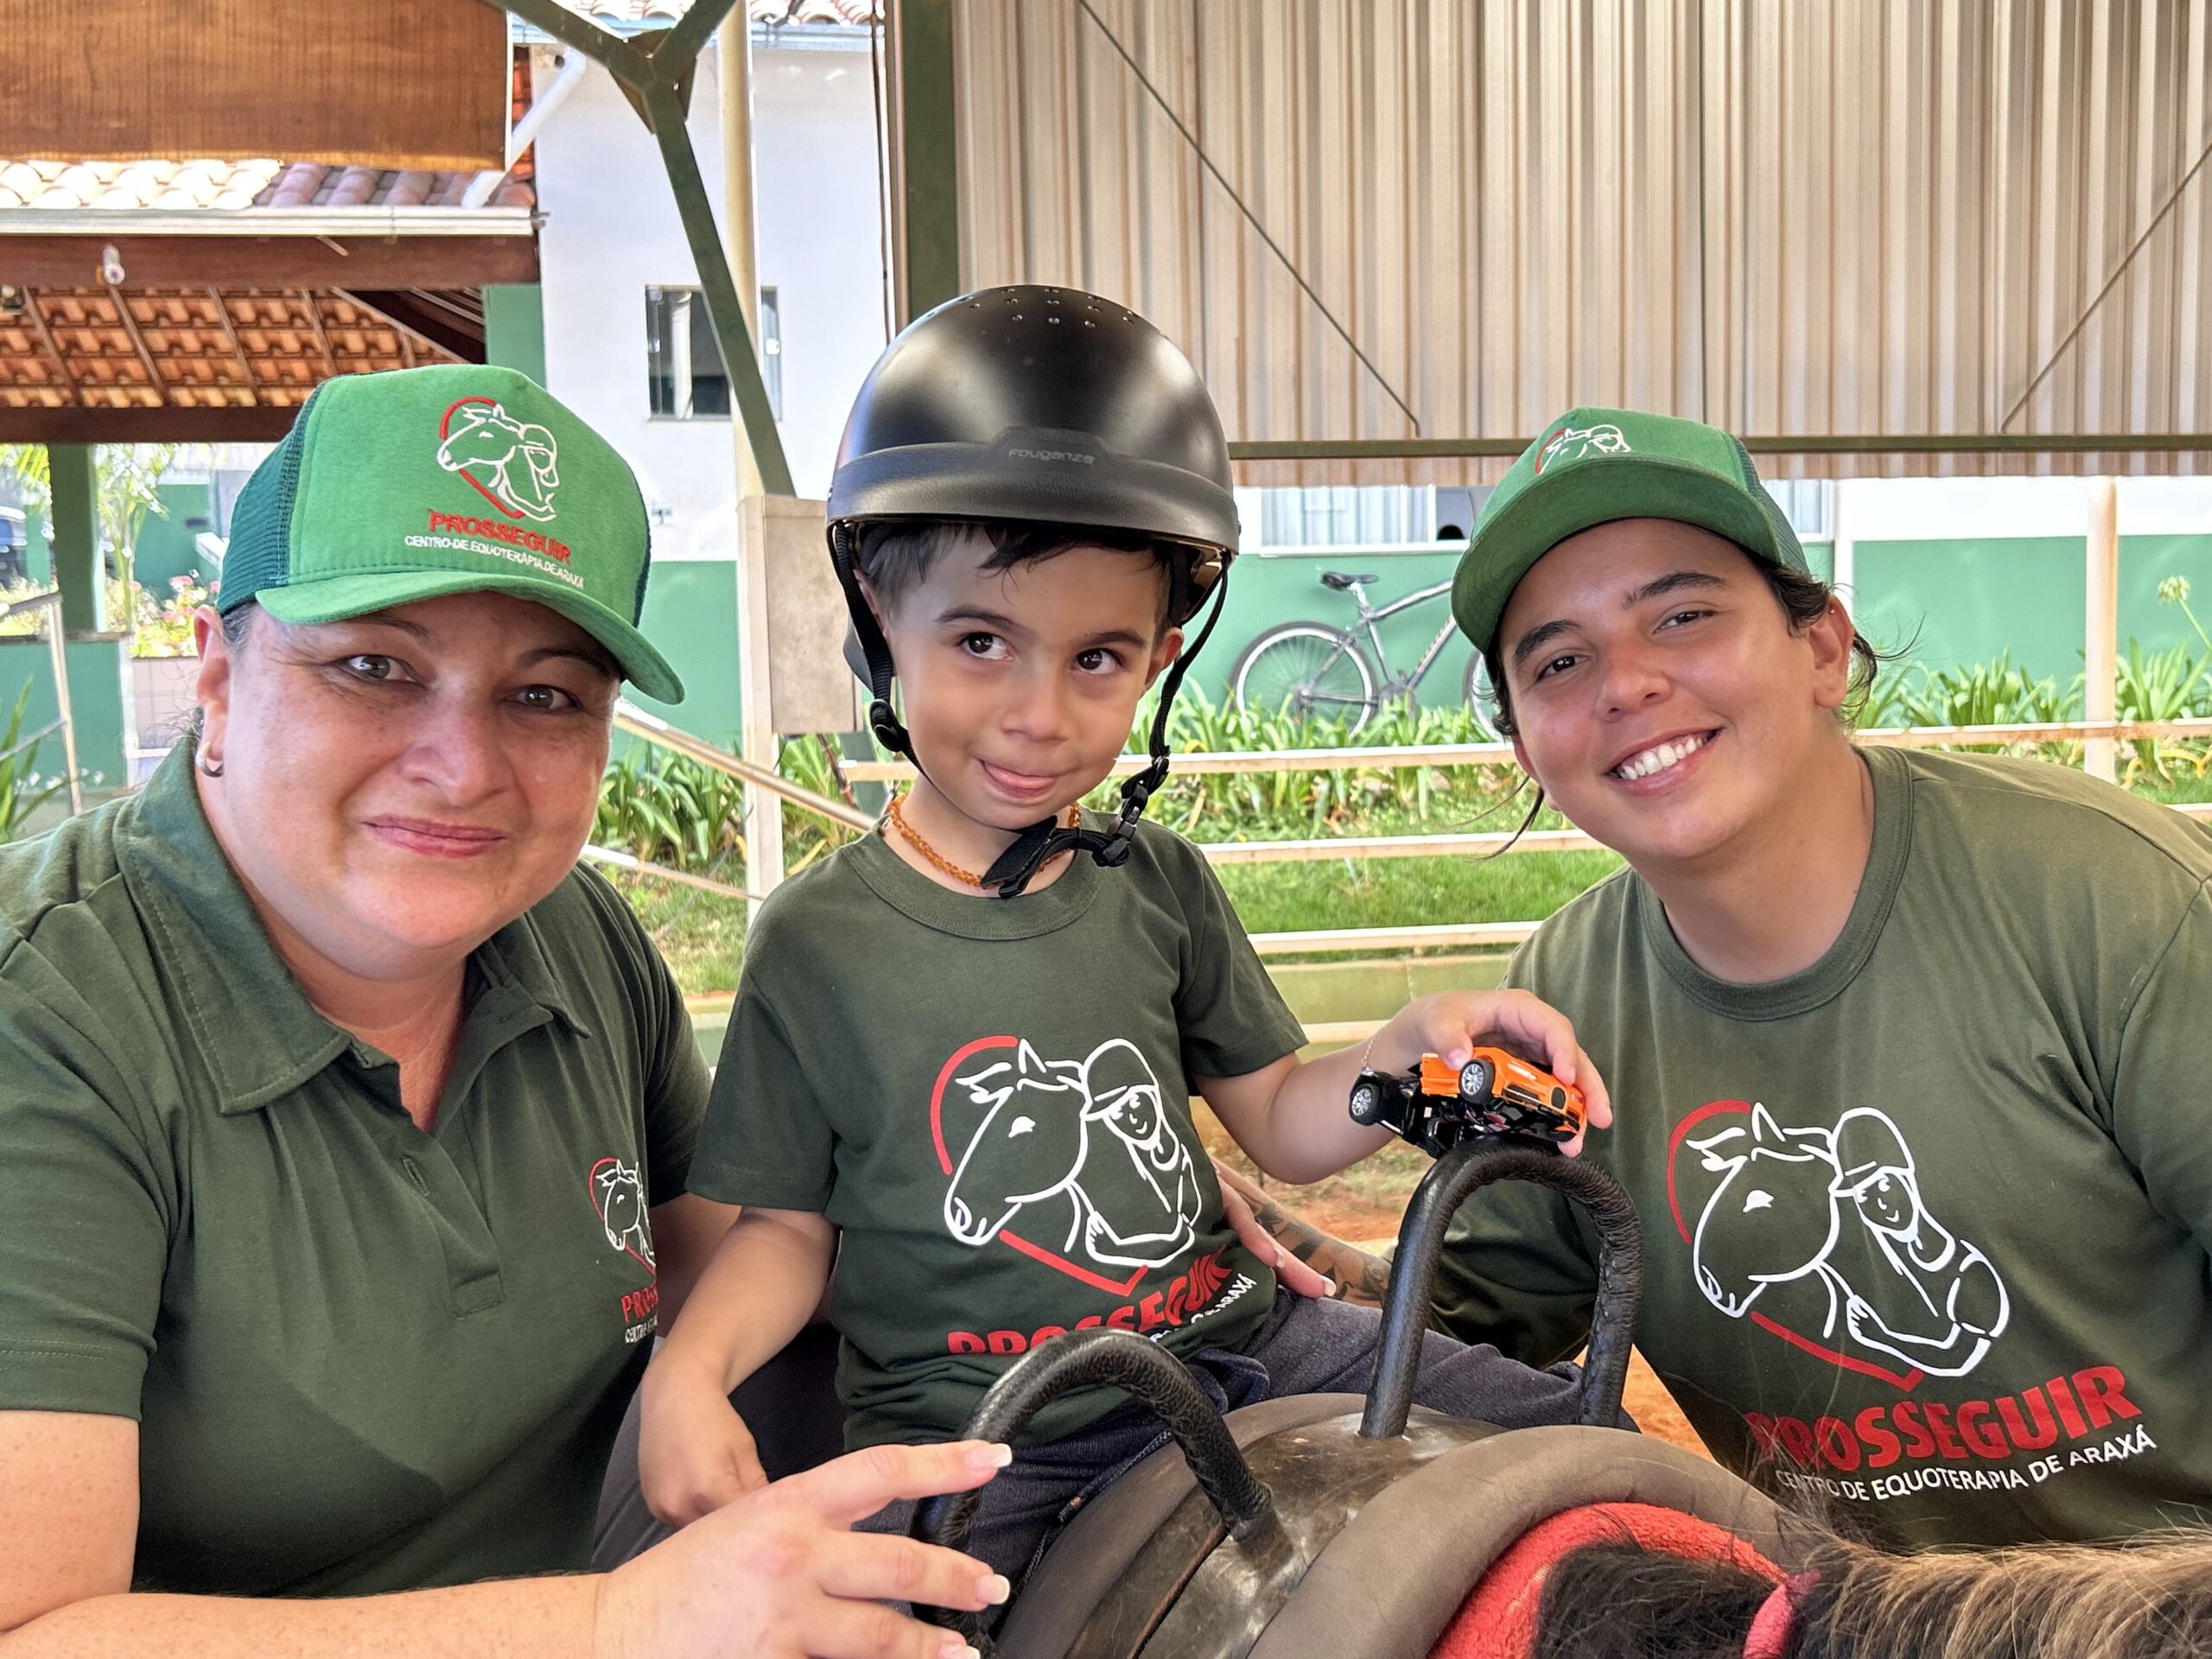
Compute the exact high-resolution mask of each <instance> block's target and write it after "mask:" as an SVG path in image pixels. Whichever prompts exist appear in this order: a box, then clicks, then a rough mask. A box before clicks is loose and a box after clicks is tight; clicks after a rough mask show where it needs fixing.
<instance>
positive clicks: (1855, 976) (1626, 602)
mask: <svg viewBox="0 0 2212 1659" xmlns="http://www.w3.org/2000/svg"><path fill="white" fill-rule="evenodd" d="M1452 597H1453V606H1454V610H1455V613H1456V614H1457V616H1458V618H1459V625H1460V626H1461V627H1462V628H1463V629H1465V632H1466V633H1467V635H1468V637H1469V638H1470V639H1472V640H1473V641H1474V642H1475V643H1476V645H1478V647H1479V648H1480V649H1481V650H1482V652H1484V657H1485V658H1486V659H1487V661H1488V663H1489V665H1490V670H1491V679H1492V683H1494V684H1496V685H1497V687H1498V688H1499V691H1500V700H1501V716H1502V717H1501V722H1500V723H1501V727H1502V729H1503V730H1504V731H1505V732H1506V733H1507V734H1509V735H1510V737H1511V739H1512V741H1513V744H1514V747H1515V752H1516V755H1517V756H1518V758H1519V759H1520V760H1521V763H1522V766H1523V767H1524V768H1525V769H1526V770H1527V771H1528V772H1529V776H1530V777H1531V778H1532V779H1535V782H1536V784H1537V785H1539V786H1540V787H1541V790H1542V791H1543V793H1544V796H1545V798H1547V799H1548V801H1549V802H1550V803H1551V804H1553V805H1554V806H1555V807H1557V808H1558V809H1559V810H1560V812H1562V813H1563V814H1565V815H1566V817H1567V818H1568V819H1569V820H1570V821H1572V822H1573V823H1574V824H1576V825H1577V826H1578V827H1580V829H1583V830H1584V831H1585V832H1586V833H1587V834H1588V835H1590V836H1592V837H1593V838H1595V839H1596V840H1598V841H1599V842H1604V843H1605V845H1606V846H1608V847H1611V848H1612V849H1615V850H1616V851H1618V852H1619V853H1620V854H1621V855H1622V856H1623V857H1624V859H1626V861H1627V862H1628V866H1629V868H1627V869H1626V870H1624V871H1623V872H1622V873H1621V874H1618V876H1615V877H1613V878H1611V879H1609V880H1605V881H1603V882H1601V883H1599V885H1598V886H1597V887H1595V888H1593V889H1592V891H1590V892H1589V893H1586V894H1584V895H1583V896H1582V897H1581V898H1580V899H1577V900H1575V901H1574V902H1573V904H1571V905H1569V906H1567V908H1566V909H1564V910H1562V911H1561V912H1559V914H1558V915H1556V916H1555V917H1554V918H1552V919H1551V920H1550V921H1548V922H1547V923H1546V924H1545V925H1544V927H1543V929H1542V931H1541V932H1540V933H1538V934H1537V936H1536V937H1535V938H1534V939H1532V940H1530V941H1529V944H1527V945H1526V946H1524V947H1523V948H1522V950H1521V951H1520V953H1519V954H1518V955H1517V956H1516V957H1515V959H1514V962H1513V964H1512V968H1511V970H1510V976H1509V982H1510V983H1511V984H1514V985H1516V986H1519V987H1522V988H1527V989H1529V990H1530V991H1533V992H1534V993H1535V995H1538V996H1540V997H1541V998H1542V999H1543V1000H1544V1001H1547V1002H1549V1003H1551V1004H1553V1005H1554V1007H1558V1008H1560V1010H1562V1011H1563V1012H1564V1013H1566V1014H1567V1015H1568V1016H1569V1017H1570V1018H1571V1019H1572V1020H1573V1021H1574V1026H1575V1029H1576V1031H1577V1032H1578V1033H1580V1034H1581V1037H1582V1039H1583V1042H1584V1044H1585V1046H1586V1048H1587V1050H1588V1052H1589V1053H1590V1055H1591V1056H1592V1058H1593V1059H1594V1060H1595V1062H1596V1063H1597V1065H1598V1066H1599V1070H1600V1071H1602V1072H1603V1073H1604V1075H1605V1077H1607V1079H1609V1080H1610V1082H1611V1085H1612V1091H1613V1095H1614V1098H1615V1099H1616V1100H1617V1101H1618V1102H1619V1116H1618V1123H1617V1126H1616V1127H1615V1128H1613V1129H1612V1130H1611V1131H1610V1132H1609V1133H1600V1134H1594V1135H1592V1137H1591V1145H1590V1148H1589V1152H1588V1154H1587V1155H1588V1156H1590V1157H1592V1158H1593V1159H1595V1160H1597V1161H1599V1163H1601V1164H1605V1165H1606V1166H1609V1167H1611V1169H1612V1170H1613V1171H1614V1172H1615V1173H1618V1175H1619V1176H1620V1177H1621V1178H1622V1179H1624V1181H1625V1182H1626V1183H1627V1184H1628V1185H1629V1186H1630V1190H1631V1191H1632V1192H1634V1194H1635V1195H1636V1198H1637V1206H1638V1208H1639V1210H1640V1211H1641V1212H1642V1215H1643V1227H1644V1240H1645V1246H1644V1248H1645V1269H1644V1284H1645V1292H1644V1309H1643V1320H1642V1323H1641V1325H1640V1326H1639V1330H1638V1338H1639V1343H1640V1345H1641V1346H1642V1347H1643V1350H1644V1351H1645V1353H1646V1354H1647V1356H1648V1357H1649V1358H1650V1360H1651V1362H1652V1363H1653V1365H1654V1367H1655V1368H1656V1370H1657V1371H1658V1372H1659V1374H1660V1376H1662V1378H1663V1379H1664V1380H1665V1381H1666V1382H1667V1383H1668V1384H1669V1387H1670V1388H1671V1389H1673V1391H1674V1393H1675V1397H1676V1398H1677V1400H1678V1401H1679V1402H1681V1406H1682V1408H1683V1409H1684V1411H1685V1412H1686V1413H1687V1414H1688V1416H1689V1418H1690V1420H1691V1421H1692V1422H1693V1423H1694V1425H1695V1427H1697V1429H1698V1431H1699V1433H1700V1434H1702V1435H1703V1436H1704V1438H1705V1440H1706V1441H1707V1444H1708V1445H1709V1446H1712V1447H1713V1450H1714V1451H1715V1452H1716V1453H1717V1454H1719V1456H1720V1457H1721V1459H1723V1460H1724V1461H1726V1462H1728V1463H1730V1464H1732V1465H1735V1466H1737V1467H1738V1468H1739V1469H1743V1470H1746V1471H1757V1472H1758V1473H1759V1474H1760V1475H1761V1476H1762V1478H1765V1479H1767V1480H1768V1481H1770V1483H1773V1484H1778V1485H1780V1486H1783V1487H1784V1488H1791V1489H1795V1490H1797V1491H1802V1492H1808V1493H1810V1494H1812V1495H1814V1496H1815V1497H1816V1498H1817V1499H1818V1500H1820V1501H1821V1502H1822V1503H1826V1504H1832V1505H1834V1506H1836V1508H1837V1509H1838V1510H1840V1511H1841V1512H1843V1513H1846V1514H1848V1515H1849V1516H1851V1518H1852V1520H1853V1522H1854V1523H1855V1524H1859V1525H1863V1526H1865V1527H1866V1528H1867V1529H1870V1530H1872V1532H1873V1533H1875V1534H1876V1535H1880V1536H1884V1537H1886V1538H1888V1539H1890V1540H1891V1541H1898V1542H1904V1543H1911V1544H1933V1543H2009V1542H2015V1541H2026V1540H2031V1539H2038V1538H2070V1539H2088V1538H2095V1537H2104V1536H2110V1535H2119V1534H2124V1533H2132V1532H2138V1531H2141V1530H2144V1529H2151V1528H2156V1527H2160V1526H2166V1525H2171V1524H2175V1523H2177V1522H2182V1521H2184V1520H2196V1519H2200V1518H2201V1517H2202V1514H2203V1512H2204V1510H2203V1506H2204V1505H2205V1504H2206V1503H2208V1501H2212V1414H2208V1413H2206V1412H2205V1411H2204V1409H2203V1408H2202V1382H2203V1379H2204V1377H2205V1376H2207V1375H2208V1374H2212V1294H2208V1287H2212V1271H2208V1268H2209V1266H2212V1264H2208V1259H2207V1251H2206V1245H2207V1242H2208V1241H2212V1135H2208V1134H2207V1133H2206V1114H2205V1106H2204V1102H2205V1086H2206V1085H2205V1080H2206V1078H2207V1077H2208V1076H2212V1020H2207V1018H2206V1017H2205V1012H2204V1009H2205V997H2206V994H2207V988H2208V987H2212V837H2208V836H2206V835H2205V834H2204V832H2203V831H2202V829H2200V828H2199V827H2198V826H2196V824H2194V823H2190V821H2189V820H2187V819H2185V818H2183V817H2179V816H2178V815H2177V814H2175V813H2173V812H2171V810H2168V809H2166V808H2164V807H2163V806H2158V805H2155V804H2150V803H2146V802H2145V801H2142V800H2140V799H2138V798H2136V797H2134V796H2133V795H2130V794H2128V793H2126V792H2125V791H2121V790H2119V789H2115V788H2113V786H2112V785H2107V784H2103V783H2100V782H2096V781H2094V780H2092V779H2087V778H2085V777H2083V776H2082V773H2080V772H2075V771H2070V770H2066V769H2063V768H2060V767H2057V766H2049V765H2045V764H2041V763H2037V762H2034V761H2027V760H2012V759H2005V758H1998V757H1984V756H1971V755H1956V754H1937V753H1914V752H1910V751H1906V750H1902V749H1893V748H1877V747H1868V748H1864V749H1862V748H1860V747H1857V746H1856V745H1854V744H1853V741H1852V740H1851V735H1850V731H1849V727H1848V723H1847V714H1848V711H1849V709H1850V708H1851V706H1852V703H1853V697H1854V695H1855V694H1856V693H1857V692H1858V691H1859V690H1862V689H1863V688H1864V686H1865V684H1866V682H1867V680H1868V679H1869V678H1870V677H1871V675H1872V671H1873V669H1874V667H1875V660H1874V657H1873V654H1872V652H1871V651H1870V650H1869V648H1868V647H1867V645H1866V642H1865V641H1864V640H1863V639H1860V638H1859V636H1858V634H1857V633H1856V632H1854V630H1853V626H1852V623H1851V619H1850V617H1849V616H1848V615H1847V613H1846V612H1845V610H1844V607H1843V606H1842V604H1841V602H1840V601H1838V600H1837V599H1836V598H1835V596H1834V594H1832V593H1830V592H1829V591H1828V590H1827V588H1826V587H1825V585H1824V584H1822V583H1821V582H1819V581H1818V580H1816V579H1815V577H1814V576H1813V575H1810V574H1809V572H1808V569H1807V567H1806V563H1805V559H1804V556H1803V554H1802V551H1801V550H1799V547H1798V544H1797V541H1796V537H1795V536H1794V535H1792V533H1791V531H1790V529H1789V523H1788V521H1787V520H1786V519H1785V518H1783V515H1782V514H1781V512H1778V511H1777V508H1776V507H1775V505H1774V504H1773V502H1772V501H1771V499H1770V498H1769V497H1768V495H1767V494H1766V492H1765V491H1764V488H1763V487H1762V486H1761V485H1760V483H1759V480H1758V475H1757V474H1756V473H1755V472H1754V470H1753V468H1752V466H1751V458H1750V456H1749V455H1748V454H1745V451H1744V449H1743V448H1742V446H1741V445H1740V444H1738V442H1736V441H1735V440H1734V439H1732V438H1731V437H1729V436H1728V435H1726V433H1722V432H1719V431H1716V430H1715V429H1713V428H1711V427H1707V426H1701V425H1699V424H1697V423H1694V422H1688V421H1681V420H1674V419H1669V418H1665V417H1662V416H1653V415H1647V414H1640V413H1637V412H1635V411H1632V410H1604V409H1578V410H1573V411H1572V412H1570V413H1569V414H1567V415H1566V416H1562V417H1561V418H1560V420H1558V421H1555V422H1554V423H1552V425H1551V426H1550V427H1549V428H1548V429H1546V431H1545V434H1544V435H1543V436H1542V438H1541V439H1540V440H1539V441H1538V442H1536V443H1535V445H1533V446H1531V448H1529V451H1528V452H1527V453H1526V454H1523V455H1522V457H1521V458H1520V460H1519V461H1516V463H1515V465H1514V467H1512V469H1511V470H1510V472H1509V473H1508V474H1507V475H1506V477H1505V479H1504V480H1503V482H1502V483H1501V484H1500V486H1499V487H1498V488H1497V491H1496V492H1495V493H1493V494H1492V496H1491V499H1489V501H1488V502H1487V503H1486V504H1485V505H1484V511H1483V514H1482V518H1481V519H1480V522H1479V523H1478V526H1477V528H1476V531H1475V534H1474V537H1473V538H1472V541H1471V543H1470V545H1469V548H1468V551H1467V554H1466V556H1465V559H1464V560H1463V562H1462V563H1461V565H1460V568H1459V575H1458V578H1457V581H1456V582H1455V585H1454V588H1453V595H1452ZM1592 1282H1593V1281H1592V1263H1591V1254H1590V1249H1589V1246H1588V1243H1587V1242H1586V1239H1585V1237H1584V1236H1583V1234H1582V1232H1581V1230H1580V1228H1579V1227H1578V1226H1577V1225H1576V1224H1575V1223H1574V1222H1573V1220H1572V1219H1571V1218H1570V1217H1568V1216H1567V1214H1566V1213H1564V1212H1563V1211H1562V1210H1561V1209H1560V1207H1559V1206H1557V1205H1554V1204H1553V1203H1552V1202H1550V1201H1549V1200H1548V1198H1545V1197H1542V1196H1540V1195H1537V1194H1535V1192H1534V1190H1533V1189H1529V1190H1525V1191H1523V1190H1509V1189H1508V1188H1505V1187H1500V1188H1497V1189H1495V1190H1493V1191H1492V1192H1485V1193H1484V1194H1481V1195H1479V1197H1478V1199H1477V1200H1476V1202H1474V1203H1473V1204H1471V1205H1470V1206H1469V1207H1468V1210H1467V1211H1465V1213H1464V1214H1463V1216H1462V1217H1461V1219H1460V1223H1459V1228H1458V1230H1457V1232H1456V1233H1455V1235H1454V1237H1453V1241H1452V1248H1451V1249H1450V1251H1449V1252H1448V1256H1447V1261H1446V1269H1445V1272H1444V1274H1443V1275H1442V1276H1441V1278H1440V1288H1439V1293H1438V1298H1439V1300H1438V1311H1439V1313H1440V1316H1441V1317H1442V1319H1443V1320H1444V1321H1445V1322H1446V1325H1448V1327H1449V1328H1451V1329H1452V1331H1453V1332H1455V1333H1456V1334H1458V1335H1459V1336H1460V1337H1462V1338H1466V1339H1469V1340H1476V1339H1487V1340H1491V1341H1495V1342H1497V1344H1499V1345H1500V1346H1501V1347H1502V1348H1503V1349H1505V1351H1508V1352H1509V1353H1514V1354H1516V1355H1517V1357H1520V1358H1522V1359H1524V1360H1528V1361H1530V1362H1532V1363H1545V1362H1547V1361H1548V1360H1551V1359H1554V1358H1556V1357H1559V1356H1560V1355H1562V1354H1565V1353H1569V1352H1572V1351H1573V1349H1574V1348H1575V1347H1576V1346H1577V1345H1578V1344H1580V1342H1581V1340H1582V1338H1583V1337H1584V1335H1585V1333H1586V1328H1587V1319H1588V1313H1589V1308H1590V1304H1591V1297H1592Z"/></svg>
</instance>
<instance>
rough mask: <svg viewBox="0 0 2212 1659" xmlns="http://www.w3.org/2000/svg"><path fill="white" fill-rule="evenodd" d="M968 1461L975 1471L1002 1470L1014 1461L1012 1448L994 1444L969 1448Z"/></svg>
mask: <svg viewBox="0 0 2212 1659" xmlns="http://www.w3.org/2000/svg"><path fill="white" fill-rule="evenodd" d="M968 1461H969V1464H970V1465H972V1466H974V1467H975V1468H977V1469H1003V1468H1005V1467H1006V1466H1007V1465H1008V1464H1010V1463H1012V1462H1013V1461H1014V1448H1013V1447H1012V1446H1002V1445H998V1444H995V1443H986V1444H982V1445H978V1446H969V1448H968Z"/></svg>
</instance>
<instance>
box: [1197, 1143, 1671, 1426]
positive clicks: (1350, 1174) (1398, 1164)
mask: <svg viewBox="0 0 2212 1659" xmlns="http://www.w3.org/2000/svg"><path fill="white" fill-rule="evenodd" d="M1192 1108H1193V1109H1194V1111H1195V1113H1196V1115H1197V1120H1198V1131H1199V1134H1200V1135H1202V1136H1204V1138H1205V1143H1206V1147H1207V1150H1208V1151H1210V1152H1211V1153H1212V1154H1213V1155H1214V1157H1215V1158H1217V1159H1218V1160H1220V1161H1221V1162H1222V1163H1224V1164H1226V1165H1228V1166H1230V1168H1232V1169H1235V1170H1237V1171H1239V1172H1241V1173H1243V1174H1246V1175H1249V1176H1250V1177H1251V1178H1252V1179H1254V1180H1255V1181H1256V1182H1258V1183H1259V1184H1260V1185H1262V1186H1264V1187H1266V1188H1267V1189H1268V1191H1269V1192H1275V1193H1280V1194H1281V1195H1282V1199H1283V1202H1284V1203H1285V1204H1287V1205H1288V1206H1289V1207H1291V1208H1292V1209H1294V1210H1296V1211H1298V1212H1299V1213H1300V1215H1302V1216H1304V1217H1306V1220H1307V1221H1309V1222H1311V1223H1312V1224H1313V1225H1314V1226H1316V1227H1318V1228H1319V1229H1320V1230H1322V1231H1324V1232H1327V1233H1333V1234H1335V1235H1336V1236H1338V1238H1342V1239H1348V1240H1350V1241H1351V1242H1352V1243H1357V1244H1361V1245H1363V1246H1367V1247H1370V1248H1373V1247H1377V1246H1380V1245H1382V1244H1385V1243H1389V1241H1390V1240H1392V1239H1394V1238H1395V1237H1396V1236H1397V1231H1398V1220H1399V1217H1401V1216H1402V1215H1403V1214H1404V1213H1405V1208H1406V1200H1407V1199H1408V1198H1411V1197H1412V1196H1413V1190H1414V1186H1415V1185H1417V1184H1418V1183H1419V1181H1420V1180H1421V1175H1422V1173H1423V1172H1425V1171H1426V1170H1427V1168H1428V1164H1429V1160H1428V1158H1427V1154H1424V1153H1421V1152H1420V1151H1418V1150H1416V1149H1415V1148H1414V1147H1407V1146H1395V1145H1394V1146H1389V1147H1384V1148H1383V1150H1382V1151H1381V1152H1378V1153H1376V1154H1375V1155H1374V1156H1373V1157H1371V1158H1370V1159H1367V1160H1365V1161H1364V1162H1363V1163H1360V1164H1357V1165H1355V1166H1353V1167H1351V1169H1348V1170H1345V1171H1344V1173H1342V1174H1340V1175H1332V1176H1331V1177H1330V1178H1329V1179H1327V1180H1325V1181H1318V1182H1316V1183H1315V1184H1314V1185H1311V1186H1290V1185H1285V1184H1284V1183H1283V1182H1281V1181H1270V1180H1268V1179H1267V1178H1266V1177H1265V1176H1263V1175H1262V1174H1261V1173H1259V1171H1257V1170H1256V1169H1255V1168H1253V1166H1252V1163H1251V1160H1249V1159H1248V1158H1246V1157H1245V1156H1244V1154H1243V1152H1242V1151H1240V1150H1239V1149H1238V1147H1237V1146H1236V1142H1235V1141H1231V1140H1230V1138H1229V1134H1228V1131H1227V1130H1225V1129H1224V1128H1222V1127H1221V1125H1220V1123H1219V1122H1217V1121H1216V1120H1215V1119H1214V1117H1213V1116H1212V1115H1211V1113H1209V1112H1208V1111H1207V1110H1206V1109H1205V1103H1203V1102H1200V1101H1193V1102H1192ZM1627 1404H1628V1409H1629V1414H1630V1415H1631V1416H1632V1417H1634V1418H1635V1419H1636V1421H1637V1426H1638V1427H1641V1428H1642V1429H1643V1432H1644V1433H1647V1434H1652V1435H1656V1436H1657V1437H1658V1438H1659V1439H1661V1440H1667V1441H1669V1442H1671V1443H1672V1444H1674V1445H1675V1446H1683V1447H1686V1448H1688V1450H1690V1451H1692V1452H1697V1453H1698V1454H1699V1455H1700V1456H1710V1455H1711V1454H1710V1453H1709V1452H1707V1451H1706V1448H1705V1443H1704V1442H1703V1441H1701V1440H1699V1439H1698V1437H1697V1433H1696V1431H1695V1430H1694V1429H1693V1428H1691V1427H1690V1426H1689V1422H1688V1419H1686V1418H1685V1417H1683V1415H1682V1414H1681V1408H1679V1407H1677V1406H1676V1405H1675V1402H1674V1398H1673V1396H1671V1395H1669V1394H1668V1392H1667V1390H1666V1389H1665V1388H1664V1387H1662V1385H1661V1383H1660V1382H1659V1379H1658V1378H1657V1377H1656V1376H1653V1375H1652V1374H1651V1368H1650V1367H1649V1366H1648V1365H1646V1364H1645V1363H1643V1355H1641V1354H1638V1355H1637V1356H1636V1357H1635V1359H1634V1360H1633V1361H1632V1362H1630V1367H1629V1374H1628V1393H1627Z"/></svg>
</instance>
